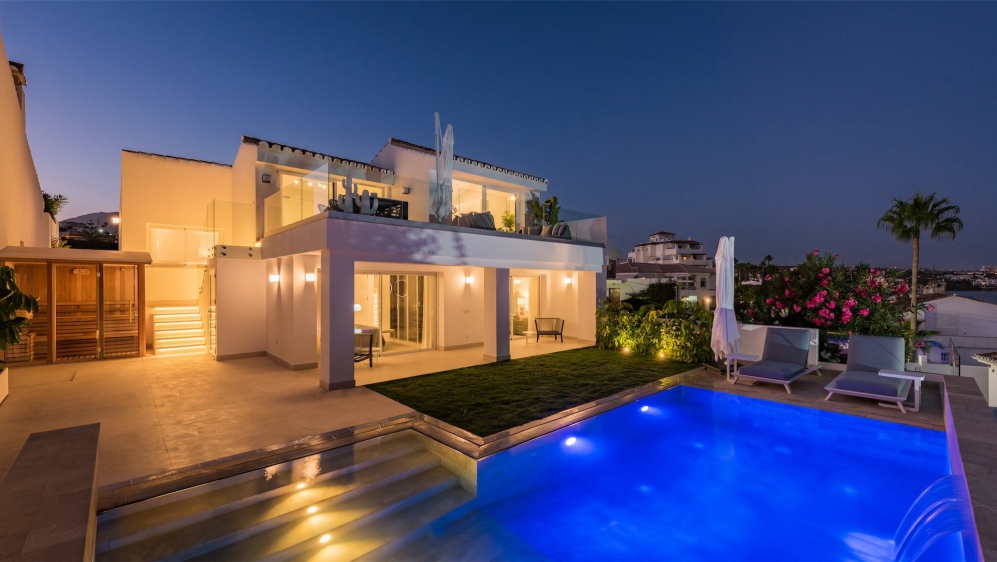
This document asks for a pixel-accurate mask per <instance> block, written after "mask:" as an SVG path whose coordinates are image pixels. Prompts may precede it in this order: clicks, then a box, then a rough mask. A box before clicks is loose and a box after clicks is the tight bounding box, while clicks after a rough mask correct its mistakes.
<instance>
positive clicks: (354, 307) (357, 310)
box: [353, 303, 363, 312]
mask: <svg viewBox="0 0 997 562" xmlns="http://www.w3.org/2000/svg"><path fill="white" fill-rule="evenodd" d="M361 308H363V307H362V306H360V305H359V304H357V303H353V312H360V309H361Z"/></svg>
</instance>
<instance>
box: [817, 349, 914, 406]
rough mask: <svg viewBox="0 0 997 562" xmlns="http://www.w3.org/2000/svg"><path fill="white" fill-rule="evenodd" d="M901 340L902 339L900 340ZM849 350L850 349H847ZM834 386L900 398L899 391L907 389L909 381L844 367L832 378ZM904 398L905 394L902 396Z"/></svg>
mask: <svg viewBox="0 0 997 562" xmlns="http://www.w3.org/2000/svg"><path fill="white" fill-rule="evenodd" d="M901 341H903V340H901ZM849 351H850V350H849ZM834 387H835V388H839V389H841V390H851V391H852V392H863V393H865V394H876V395H879V396H884V397H889V398H900V393H901V392H902V391H904V390H909V388H910V381H908V380H906V379H894V378H890V377H882V376H880V375H879V373H874V372H870V371H856V370H852V369H846V370H845V372H843V373H841V374H840V375H838V376H837V377H836V378H835V379H834ZM904 398H906V396H904Z"/></svg>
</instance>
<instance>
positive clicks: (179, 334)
mask: <svg viewBox="0 0 997 562" xmlns="http://www.w3.org/2000/svg"><path fill="white" fill-rule="evenodd" d="M196 337H202V338H203V337H204V330H202V329H201V328H196V329H194V328H192V329H189V330H172V329H171V330H156V341H159V340H170V339H176V338H196Z"/></svg>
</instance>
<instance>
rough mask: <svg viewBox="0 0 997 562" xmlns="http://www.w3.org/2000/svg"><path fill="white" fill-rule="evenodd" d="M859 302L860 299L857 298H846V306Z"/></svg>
mask: <svg viewBox="0 0 997 562" xmlns="http://www.w3.org/2000/svg"><path fill="white" fill-rule="evenodd" d="M858 303H859V301H857V300H855V299H847V300H845V306H855V305H857V304H858Z"/></svg>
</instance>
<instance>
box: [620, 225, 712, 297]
mask: <svg viewBox="0 0 997 562" xmlns="http://www.w3.org/2000/svg"><path fill="white" fill-rule="evenodd" d="M659 282H671V283H675V285H676V288H677V289H678V291H679V296H680V297H681V298H683V299H687V300H691V301H701V302H703V303H705V304H706V305H707V306H709V305H710V299H711V298H712V295H714V294H715V293H716V288H717V285H716V272H715V271H714V270H713V257H711V256H710V255H708V254H707V250H705V249H704V247H703V244H702V243H701V242H698V241H696V240H693V239H692V238H687V239H685V240H682V239H677V238H675V233H674V232H664V231H662V232H656V233H654V234H652V235H650V236H649V237H648V241H647V242H641V243H640V244H637V245H636V246H634V248H633V250H632V251H631V252H629V253H628V254H627V259H626V260H625V261H620V262H618V263H617V264H616V265H615V267H614V268H613V276H612V278H611V279H609V280H608V281H607V285H606V290H607V293H606V296H607V298H608V299H609V300H610V301H611V302H619V301H620V300H623V299H626V298H628V297H629V296H630V295H632V294H634V293H637V292H639V291H642V290H644V289H646V288H647V287H648V285H650V284H651V283H659Z"/></svg>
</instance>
